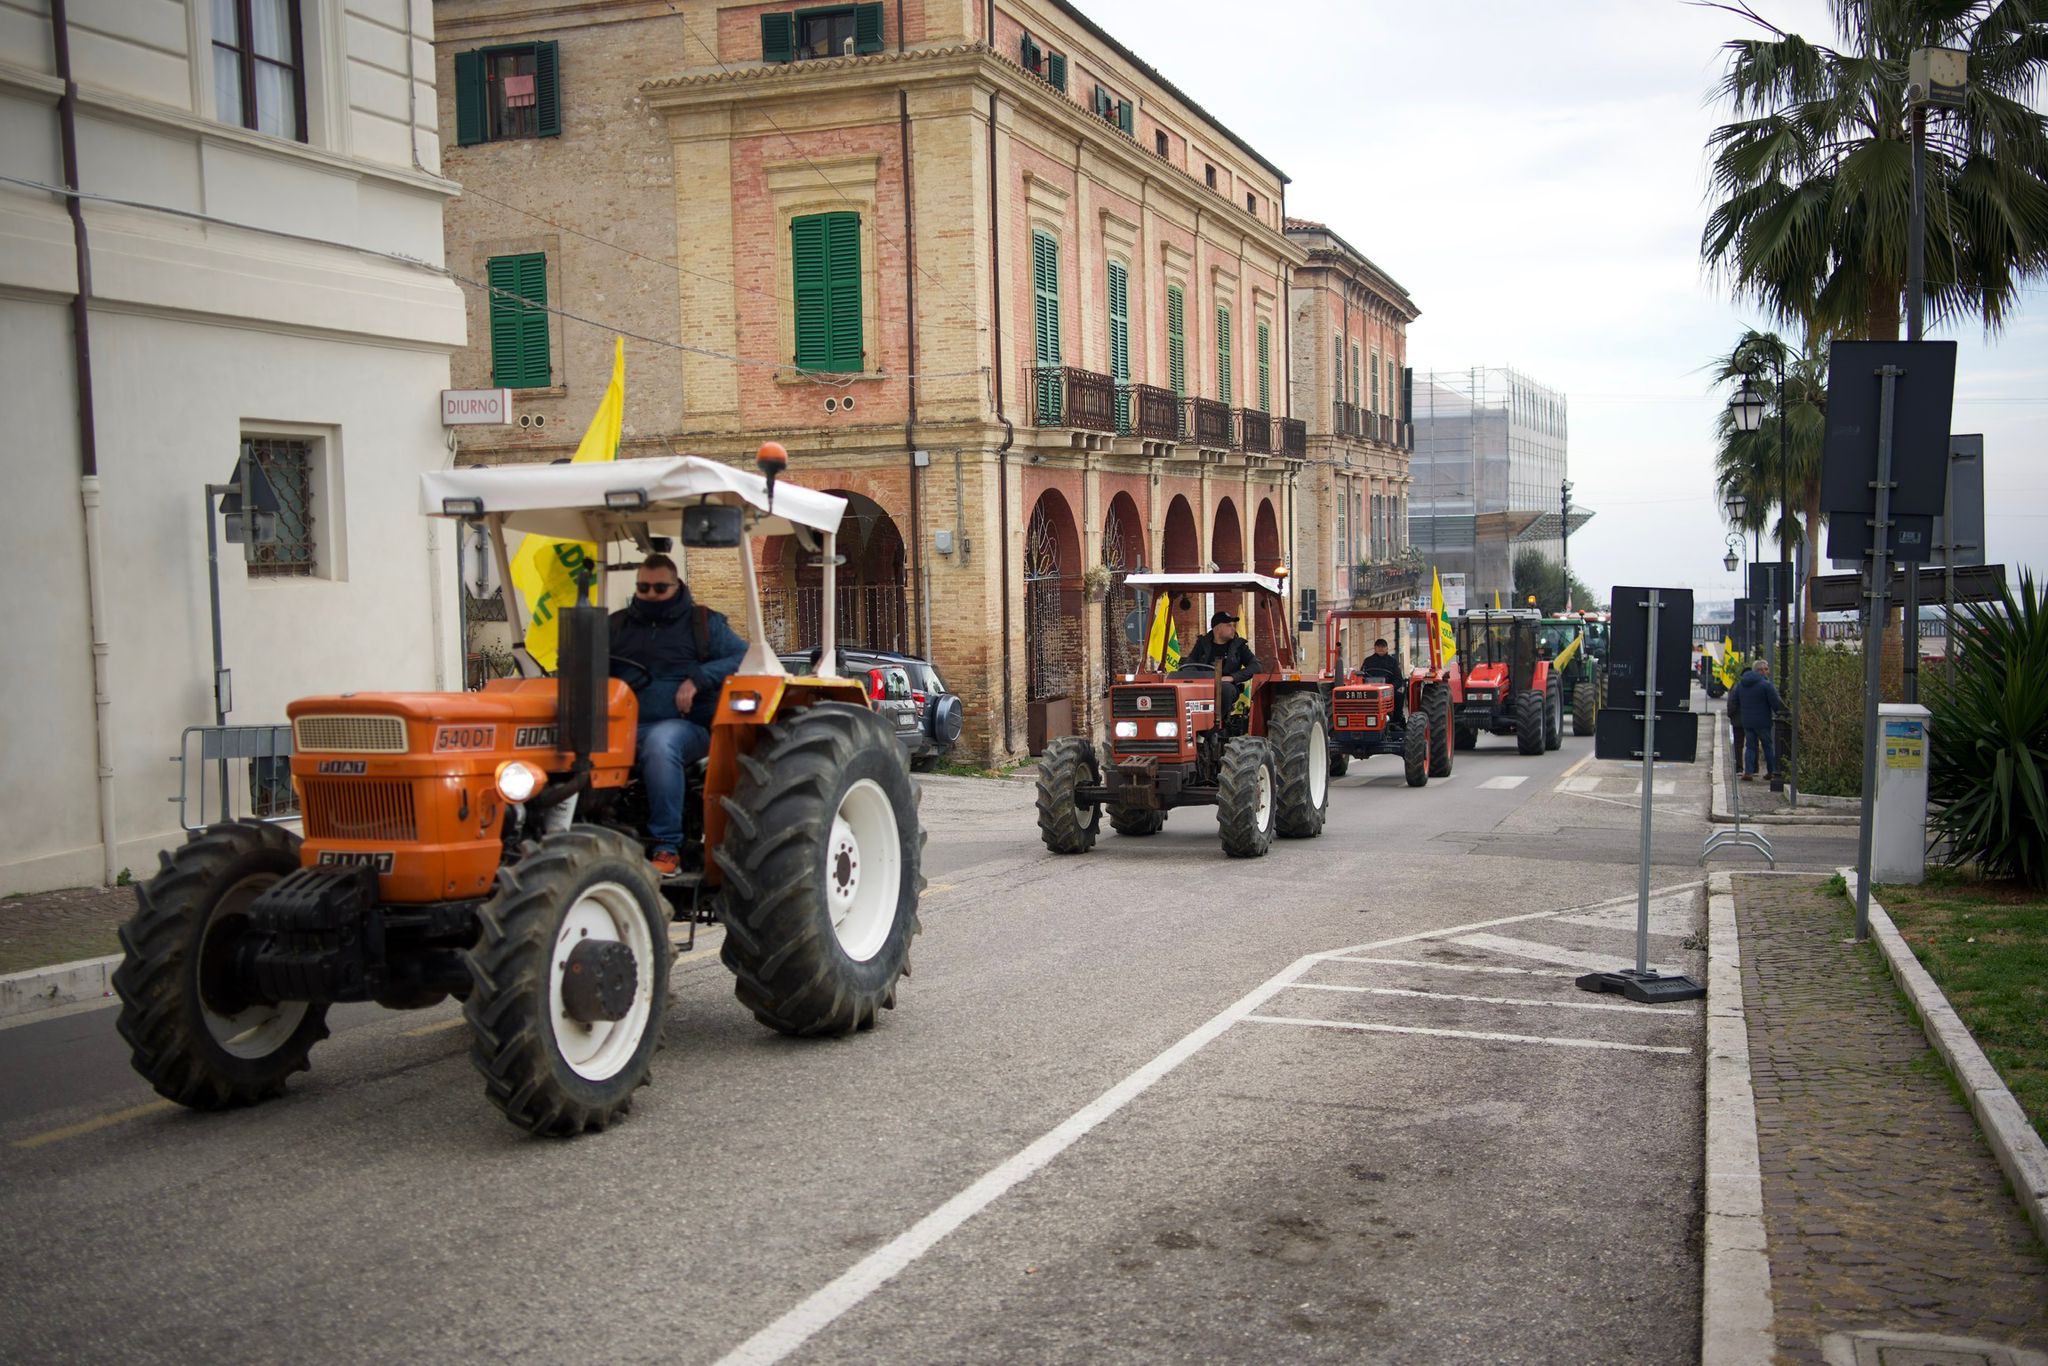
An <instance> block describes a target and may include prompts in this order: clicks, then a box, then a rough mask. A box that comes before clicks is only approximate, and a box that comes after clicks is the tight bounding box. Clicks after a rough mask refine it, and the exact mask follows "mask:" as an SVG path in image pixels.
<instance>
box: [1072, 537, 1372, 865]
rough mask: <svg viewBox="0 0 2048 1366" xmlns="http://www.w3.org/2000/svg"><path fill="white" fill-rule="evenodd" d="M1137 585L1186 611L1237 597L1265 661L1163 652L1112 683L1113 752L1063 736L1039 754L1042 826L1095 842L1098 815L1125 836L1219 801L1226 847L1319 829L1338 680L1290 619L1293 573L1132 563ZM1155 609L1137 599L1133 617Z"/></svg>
mask: <svg viewBox="0 0 2048 1366" xmlns="http://www.w3.org/2000/svg"><path fill="white" fill-rule="evenodd" d="M1124 582H1125V584H1126V585H1127V586H1129V587H1131V588H1133V589H1136V590H1140V591H1141V592H1142V591H1144V590H1150V591H1153V592H1156V593H1158V594H1161V595H1163V596H1164V597H1165V598H1166V599H1167V600H1168V602H1169V604H1172V605H1177V606H1178V608H1179V609H1180V611H1181V612H1182V613H1186V612H1188V611H1189V610H1191V608H1192V607H1193V603H1194V601H1195V600H1196V599H1197V597H1199V596H1201V595H1211V594H1222V595H1236V596H1241V597H1242V598H1243V599H1244V601H1245V604H1246V607H1247V608H1248V609H1249V615H1250V616H1251V618H1252V622H1253V625H1254V627H1255V628H1256V629H1255V630H1254V631H1253V632H1252V633H1251V638H1250V641H1251V644H1252V646H1253V649H1254V651H1255V652H1257V651H1267V652H1269V658H1268V659H1266V660H1263V661H1261V664H1262V669H1263V672H1260V673H1258V674H1256V675H1254V676H1253V677H1251V678H1249V679H1247V680H1246V681H1245V682H1243V683H1242V684H1241V685H1240V684H1237V683H1234V682H1232V681H1231V680H1229V679H1226V678H1221V677H1218V676H1217V671H1216V670H1215V669H1213V668H1211V667H1210V666H1208V665H1202V664H1182V665H1180V666H1179V667H1178V668H1176V669H1173V670H1172V671H1170V672H1169V671H1167V670H1165V669H1164V668H1162V667H1161V663H1160V661H1159V660H1157V659H1156V658H1150V657H1148V659H1147V660H1146V668H1145V670H1144V671H1142V672H1138V673H1131V674H1125V675H1123V676H1121V677H1119V678H1114V679H1112V680H1111V682H1110V685H1109V706H1108V708H1107V711H1108V713H1109V737H1108V747H1107V749H1106V750H1105V751H1102V752H1100V753H1098V752H1097V750H1096V748H1095V745H1094V743H1093V742H1091V741H1090V740H1088V739H1086V738H1084V737H1082V736H1077V735H1069V736H1063V737H1061V738H1059V739H1057V740H1054V741H1053V742H1052V743H1051V744H1050V745H1048V746H1047V747H1046V750H1045V753H1044V755H1043V756H1042V757H1041V758H1040V759H1039V761H1038V830H1039V835H1040V837H1041V838H1042V839H1043V840H1044V842H1045V847H1046V848H1047V849H1050V850H1051V851H1052V852H1053V853H1056V854H1083V853H1086V852H1088V850H1090V849H1092V848H1093V847H1094V845H1095V838H1096V835H1097V834H1098V833H1099V831H1100V829H1101V825H1102V815H1103V812H1104V810H1105V809H1106V810H1107V811H1108V813H1109V825H1110V828H1111V829H1112V830H1114V831H1116V833H1117V834H1119V835H1127V836H1133V837H1142V836H1146V835H1156V834H1158V833H1159V831H1160V830H1161V829H1162V828H1164V826H1165V824H1166V816H1167V813H1168V812H1169V811H1172V810H1174V809H1175V808H1177V807H1183V806H1213V807H1215V808H1216V817H1217V828H1218V832H1219V834H1220V835H1221V838H1222V842H1223V852H1224V853H1225V854H1227V855H1229V856H1230V857H1232V858H1258V857H1260V856H1261V855H1263V854H1265V852H1266V851H1267V850H1268V849H1269V848H1270V847H1271V845H1272V842H1273V836H1274V834H1275V833H1278V834H1280V835H1283V836H1288V837H1293V838H1307V837H1310V836H1314V835H1318V834H1321V833H1322V829H1323V820H1324V817H1325V816H1326V815H1327V814H1328V811H1329V804H1330V772H1331V749H1330V732H1329V725H1328V718H1329V701H1330V684H1329V680H1328V679H1327V678H1326V677H1325V676H1323V675H1321V674H1317V673H1312V672H1303V671H1302V670H1301V669H1300V668H1299V666H1298V665H1297V664H1296V661H1295V658H1294V643H1293V637H1292V636H1291V635H1290V634H1289V632H1288V630H1287V625H1288V623H1287V621H1286V614H1285V611H1284V600H1283V597H1282V593H1283V585H1282V583H1281V581H1280V580H1278V579H1275V578H1269V577H1267V576H1266V575H1263V574H1242V573H1237V574H1233V573H1219V574H1133V575H1131V576H1129V577H1128V578H1126V579H1125V580H1124ZM1150 619H1151V614H1150V613H1148V612H1145V611H1144V610H1143V609H1141V610H1140V611H1139V612H1138V613H1136V614H1134V620H1135V621H1140V622H1142V621H1147V620H1150Z"/></svg>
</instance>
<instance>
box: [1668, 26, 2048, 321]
mask: <svg viewBox="0 0 2048 1366" xmlns="http://www.w3.org/2000/svg"><path fill="white" fill-rule="evenodd" d="M1695 2H1696V3H1701V4H1704V5H1706V6H1707V7H1709V8H1713V9H1723V10H1727V11H1729V12H1730V13H1732V14H1735V15H1738V16H1740V17H1741V18H1742V19H1743V20H1745V21H1746V22H1748V23H1750V24H1752V25H1754V26H1755V27H1756V28H1757V29H1759V30H1761V34H1760V36H1756V37H1749V38H1738V39H1735V40H1734V41H1732V42H1730V43H1728V44H1727V51H1728V54H1729V58H1728V70H1727V73H1726V75H1725V76H1724V77H1723V78H1722V80H1721V84H1720V94H1721V96H1722V98H1723V99H1725V100H1726V101H1727V102H1728V104H1729V105H1730V107H1731V108H1732V110H1733V112H1734V114H1735V116H1736V121H1735V122H1733V123H1728V124H1724V125H1722V126H1721V127H1719V128H1717V129H1715V130H1714V132H1713V134H1712V135H1711V136H1710V137H1709V138H1708V140H1707V148H1708V151H1709V153H1710V154H1711V158H1712V181H1713V194H1714V196H1715V198H1716V199H1717V200H1718V201H1719V202H1718V203H1717V204H1716V205H1715V207H1714V209H1713V211H1712V213H1711V214H1710V215H1709V216H1708V219H1707V226H1706V230H1705V232H1704V233H1703V234H1702V236H1701V239H1700V254H1701V256H1702V257H1703V258H1704V259H1705V261H1706V263H1707V265H1708V266H1709V267H1711V268H1712V269H1714V270H1715V271H1717V272H1719V273H1721V274H1722V275H1723V276H1724V277H1725V278H1726V279H1727V280H1728V281H1729V283H1730V284H1731V285H1732V286H1733V288H1734V292H1735V293H1736V294H1737V295H1738V296H1740V297H1744V298H1749V299H1753V300H1755V301H1756V302H1758V303H1759V304H1761V305H1762V306H1763V307H1764V308H1766V309H1767V310H1768V311H1769V312H1770V313H1771V314H1772V315H1773V316H1775V317H1777V318H1779V319H1781V320H1783V321H1784V322H1786V323H1791V324H1796V325H1798V326H1799V327H1800V328H1801V329H1802V331H1803V333H1804V338H1803V339H1804V341H1805V342H1806V344H1807V345H1808V346H1811V345H1812V344H1813V343H1815V342H1816V341H1819V340H1824V339H1827V338H1832V337H1866V338H1880V339H1890V338H1896V337H1897V336H1898V334H1899V318H1900V296H1901V293H1902V291H1903V289H1904V286H1905V280H1906V234H1907V223H1908V219H1909V216H1910V206H1911V199H1912V196H1911V178H1912V169H1911V168H1912V141H1911V140H1912V116H1911V114H1910V112H1909V111H1908V109H1907V107H1906V62H1907V57H1908V55H1909V54H1910V52H1911V51H1912V50H1913V49H1914V48H1917V47H1961V48H1966V49H1968V51H1969V87H1968V94H1967V103H1966V105H1965V107H1964V108H1963V109H1961V110H1959V111H1956V112H1955V113H1952V114H1950V115H1948V116H1946V117H1941V116H1936V117H1933V118H1930V119H1929V120H1928V130H1927V176H1926V198H1927V212H1926V224H1927V255H1926V276H1927V295H1926V297H1927V312H1928V317H1929V319H1930V320H1931V321H1933V322H1936V323H1941V322H1948V321H1955V320H1959V319H1962V318H1964V317H1976V318H1979V319H1981V320H1982V322H1983V325H1984V327H1985V329H1986V330H1987V331H1991V332H1995V331H1997V330H1998V328H1999V327H2000V326H2001V325H2002V324H2003V322H2004V320H2005V317H2006V314H2007V312H2008V311H2009V310H2010V308H2011V307H2012V305H2013V303H2014V302H2015V300H2016V299H2017V297H2018V294H2019V290H2020V288H2021V286H2022V285H2023V284H2025V283H2026V281H2027V280H2028V279H2029V278H2030V277H2033V276H2037V275H2039V274H2041V273H2042V272H2043V271H2044V270H2048V120H2044V118H2043V116H2042V114H2041V113H2040V112H2039V110H2038V109H2037V108H2036V107H2035V106H2037V105H2038V104H2039V96H2040V94H2041V91H2042V88H2043V83H2044V74H2048V0H1830V4H1829V8H1830V9H1831V11H1832V12H1833V16H1834V23H1835V28H1836V31H1837V32H1836V36H1837V39H1838V42H1839V46H1837V47H1827V46H1824V45H1822V44H1819V43H1815V42H1810V41H1809V40H1807V39H1806V38H1804V37H1802V36H1800V35H1799V34H1796V33H1789V32H1787V31H1785V30H1783V29H1780V28H1778V27H1777V26H1775V25H1774V24H1772V23H1770V22H1769V21H1768V20H1766V19H1764V18H1763V17H1762V16H1761V15H1759V14H1758V13H1757V12H1756V11H1755V10H1754V9H1752V8H1751V7H1750V3H1749V0H1725V2H1724V0H1695Z"/></svg>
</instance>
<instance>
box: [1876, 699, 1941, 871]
mask: <svg viewBox="0 0 2048 1366" xmlns="http://www.w3.org/2000/svg"><path fill="white" fill-rule="evenodd" d="M1928 714H1929V713H1928V711H1927V708H1925V707H1923V706H1920V705H1919V704H1918V703H1915V702H1885V703H1881V704H1879V706H1878V709H1877V725H1878V730H1879V732H1880V734H1879V735H1878V739H1877V793H1876V795H1875V797H1874V798H1873V799H1872V800H1874V801H1875V802H1876V803H1877V806H1876V808H1875V810H1873V811H1872V813H1871V821H1870V879H1871V881H1873V882H1906V883H1916V882H1919V881H1921V880H1922V879H1923V878H1925V877H1926V875H1927V718H1928Z"/></svg>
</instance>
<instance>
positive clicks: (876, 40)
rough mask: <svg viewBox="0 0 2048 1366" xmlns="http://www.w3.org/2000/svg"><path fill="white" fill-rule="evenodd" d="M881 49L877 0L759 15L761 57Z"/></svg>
mask: <svg viewBox="0 0 2048 1366" xmlns="http://www.w3.org/2000/svg"><path fill="white" fill-rule="evenodd" d="M880 51H882V6H881V3H880V0H875V3H872V4H865V5H823V6H819V7H817V8H814V9H800V10H794V11H778V12H775V13H772V14H763V15H762V16H761V60H762V61H764V62H808V61H816V60H817V59H819V58H822V57H853V56H858V55H861V54H864V53H869V52H880Z"/></svg>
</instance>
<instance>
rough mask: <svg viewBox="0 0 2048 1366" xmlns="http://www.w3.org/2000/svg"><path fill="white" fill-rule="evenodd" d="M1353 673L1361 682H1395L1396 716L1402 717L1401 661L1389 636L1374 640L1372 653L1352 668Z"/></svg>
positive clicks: (1397, 717)
mask: <svg viewBox="0 0 2048 1366" xmlns="http://www.w3.org/2000/svg"><path fill="white" fill-rule="evenodd" d="M1352 673H1353V675H1354V676H1356V677H1357V679H1358V681H1359V682H1361V683H1371V682H1373V681H1375V680H1378V681H1380V682H1384V683H1391V684H1393V685H1394V716H1395V718H1396V719H1397V720H1398V719H1399V718H1400V716H1401V711H1402V703H1403V701H1404V699H1403V697H1402V688H1401V661H1400V660H1399V659H1397V658H1395V656H1394V654H1393V652H1392V650H1391V649H1390V648H1389V647H1388V645H1387V638H1386V637H1385V636H1380V637H1378V638H1377V639H1375V640H1374V641H1373V643H1372V653H1371V654H1369V655H1367V656H1366V657H1365V658H1364V659H1362V660H1360V661H1359V662H1358V667H1357V668H1356V669H1354V670H1352Z"/></svg>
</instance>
